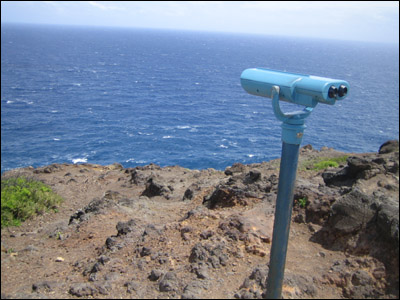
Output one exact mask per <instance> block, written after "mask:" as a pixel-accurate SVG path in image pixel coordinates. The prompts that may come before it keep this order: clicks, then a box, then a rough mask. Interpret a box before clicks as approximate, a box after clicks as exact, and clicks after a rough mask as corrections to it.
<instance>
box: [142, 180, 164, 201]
mask: <svg viewBox="0 0 400 300" xmlns="http://www.w3.org/2000/svg"><path fill="white" fill-rule="evenodd" d="M167 193H168V188H167V187H165V186H164V185H163V184H161V183H159V182H157V181H156V179H155V178H153V177H151V178H150V179H149V180H148V181H147V183H146V189H145V190H144V191H143V193H142V196H147V197H149V198H151V197H155V196H165V195H166V194H167Z"/></svg>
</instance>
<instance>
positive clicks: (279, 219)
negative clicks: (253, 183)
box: [267, 142, 300, 299]
mask: <svg viewBox="0 0 400 300" xmlns="http://www.w3.org/2000/svg"><path fill="white" fill-rule="evenodd" d="M299 149H300V144H288V143H285V142H283V143H282V157H281V165H280V172H279V185H278V197H277V200H276V206H275V220H274V232H273V237H272V248H271V255H270V266H269V273H268V281H267V299H280V298H281V293H282V283H283V276H284V272H285V262H286V251H287V245H288V239H289V228H290V221H291V217H292V208H293V190H294V184H295V180H296V171H297V162H298V158H299Z"/></svg>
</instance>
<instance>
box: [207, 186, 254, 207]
mask: <svg viewBox="0 0 400 300" xmlns="http://www.w3.org/2000/svg"><path fill="white" fill-rule="evenodd" d="M245 198H246V195H245V193H244V191H243V190H241V189H235V188H231V187H226V186H218V187H217V188H216V189H215V191H214V192H213V193H212V194H211V196H209V197H205V198H204V200H203V205H205V206H207V207H208V208H210V209H215V208H219V207H232V206H236V205H241V206H246V205H247V204H248V202H247V201H246V199H245Z"/></svg>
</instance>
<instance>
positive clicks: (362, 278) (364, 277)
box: [351, 270, 373, 286]
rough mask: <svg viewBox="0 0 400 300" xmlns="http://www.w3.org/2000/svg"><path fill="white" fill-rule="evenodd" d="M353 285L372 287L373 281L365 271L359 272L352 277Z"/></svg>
mask: <svg viewBox="0 0 400 300" xmlns="http://www.w3.org/2000/svg"><path fill="white" fill-rule="evenodd" d="M351 283H352V284H353V285H364V286H365V285H370V284H372V283H373V280H372V278H371V276H369V274H368V273H367V272H366V271H364V270H357V271H356V272H355V273H354V274H353V276H352V277H351Z"/></svg>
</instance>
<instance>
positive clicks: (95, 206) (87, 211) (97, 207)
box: [68, 197, 115, 225]
mask: <svg viewBox="0 0 400 300" xmlns="http://www.w3.org/2000/svg"><path fill="white" fill-rule="evenodd" d="M113 205H115V203H114V201H111V200H109V199H107V198H105V197H103V198H101V199H99V198H94V199H93V200H92V201H90V203H89V204H88V205H87V206H85V208H83V209H78V210H77V211H76V212H75V213H74V214H73V215H72V216H71V217H70V218H69V223H68V225H71V224H76V223H81V222H83V221H85V220H88V219H89V218H90V217H91V216H92V215H93V214H99V213H101V211H102V210H103V209H105V208H109V207H111V206H113Z"/></svg>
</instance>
